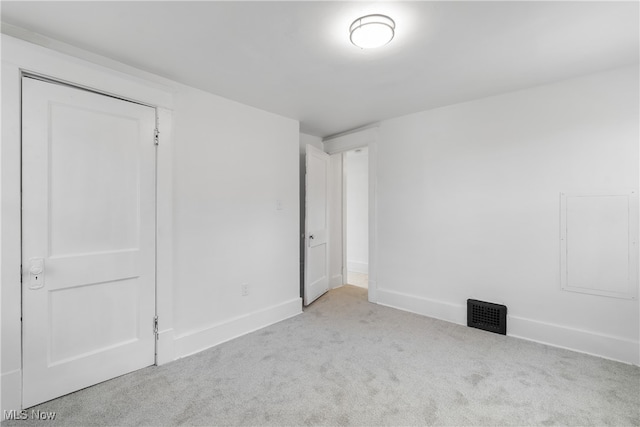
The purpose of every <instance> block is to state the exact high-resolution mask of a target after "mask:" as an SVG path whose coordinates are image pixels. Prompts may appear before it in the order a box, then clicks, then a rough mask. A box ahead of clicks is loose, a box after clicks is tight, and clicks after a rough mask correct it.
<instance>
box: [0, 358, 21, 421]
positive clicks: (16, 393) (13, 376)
mask: <svg viewBox="0 0 640 427" xmlns="http://www.w3.org/2000/svg"><path fill="white" fill-rule="evenodd" d="M0 383H2V389H1V390H0V393H1V394H0V410H1V411H2V414H3V415H2V418H0V420H4V414H5V411H11V410H18V411H19V410H21V409H22V370H20V369H16V370H14V371H9V372H5V373H3V374H2V378H1V379H0Z"/></svg>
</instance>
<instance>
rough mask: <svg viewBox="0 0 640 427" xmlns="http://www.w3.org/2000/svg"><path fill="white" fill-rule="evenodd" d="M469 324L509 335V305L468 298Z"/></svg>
mask: <svg viewBox="0 0 640 427" xmlns="http://www.w3.org/2000/svg"><path fill="white" fill-rule="evenodd" d="M467 326H470V327H472V328H478V329H483V330H485V331H489V332H495V333H496V334H502V335H507V306H506V305H500V304H493V303H491V302H485V301H478V300H475V299H468V300H467Z"/></svg>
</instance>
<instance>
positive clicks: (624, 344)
mask: <svg viewBox="0 0 640 427" xmlns="http://www.w3.org/2000/svg"><path fill="white" fill-rule="evenodd" d="M638 90H639V87H638V67H637V66H634V67H627V68H622V69H617V70H613V71H609V72H604V73H598V74H594V75H589V76H584V77H581V78H575V79H571V80H566V81H563V82H559V83H555V84H549V85H545V86H540V87H536V88H531V89H528V90H522V91H518V92H513V93H509V94H505V95H500V96H495V97H491V98H486V99H481V100H477V101H472V102H468V103H464V104H458V105H453V106H449V107H444V108H439V109H435V110H431V111H425V112H421V113H417V114H413V115H408V116H404V117H400V118H397V119H393V120H387V121H384V122H382V123H381V125H380V134H379V140H378V152H377V168H378V172H377V188H378V190H377V206H378V220H377V222H376V226H375V229H376V232H377V237H378V239H379V240H378V251H379V252H378V258H377V259H378V264H377V268H378V270H377V279H378V284H377V286H378V301H379V302H380V303H382V304H387V305H391V306H396V307H400V308H403V309H406V310H410V311H414V312H418V313H422V314H426V315H430V316H434V317H439V318H443V319H445V320H449V321H453V322H457V323H461V324H466V310H465V304H466V299H467V298H476V299H480V300H486V301H492V302H496V303H501V304H506V305H507V306H508V309H509V319H508V322H509V323H508V332H509V334H510V335H514V336H520V337H523V338H527V339H531V340H537V341H541V342H547V343H550V344H553V345H556V346H562V347H568V348H573V349H576V350H579V351H583V352H588V353H593V354H598V355H601V356H604V357H608V358H612V359H617V360H622V361H626V362H630V363H636V364H637V363H638V361H639V360H638V333H639V331H638V325H639V320H638V301H637V300H630V299H617V298H609V297H601V296H594V295H587V294H579V293H572V292H566V291H562V290H561V289H560V277H559V275H560V273H559V272H560V265H559V263H560V255H559V248H560V243H559V220H560V215H559V203H560V197H559V194H560V192H561V191H568V192H572V191H599V190H601V191H607V190H619V189H636V190H637V188H638V141H639V135H638V129H639V118H638V117H639V108H638ZM635 221H637V218H636V219H635Z"/></svg>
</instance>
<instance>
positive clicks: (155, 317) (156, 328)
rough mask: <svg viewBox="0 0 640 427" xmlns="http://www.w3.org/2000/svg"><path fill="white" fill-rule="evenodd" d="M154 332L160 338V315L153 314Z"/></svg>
mask: <svg viewBox="0 0 640 427" xmlns="http://www.w3.org/2000/svg"><path fill="white" fill-rule="evenodd" d="M153 334H154V335H155V336H156V339H158V316H153Z"/></svg>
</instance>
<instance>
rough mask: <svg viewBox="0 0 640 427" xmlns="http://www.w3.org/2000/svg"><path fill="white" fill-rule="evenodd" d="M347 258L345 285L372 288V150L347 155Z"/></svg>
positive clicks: (345, 154)
mask: <svg viewBox="0 0 640 427" xmlns="http://www.w3.org/2000/svg"><path fill="white" fill-rule="evenodd" d="M343 160H344V166H343V168H344V169H343V173H344V204H343V207H344V212H343V221H344V246H343V247H344V254H345V265H346V270H347V278H346V279H347V280H346V283H347V284H350V285H355V286H359V287H363V288H368V287H369V149H368V148H367V147H362V148H357V149H355V150H351V151H347V152H346V153H344V157H343Z"/></svg>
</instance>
